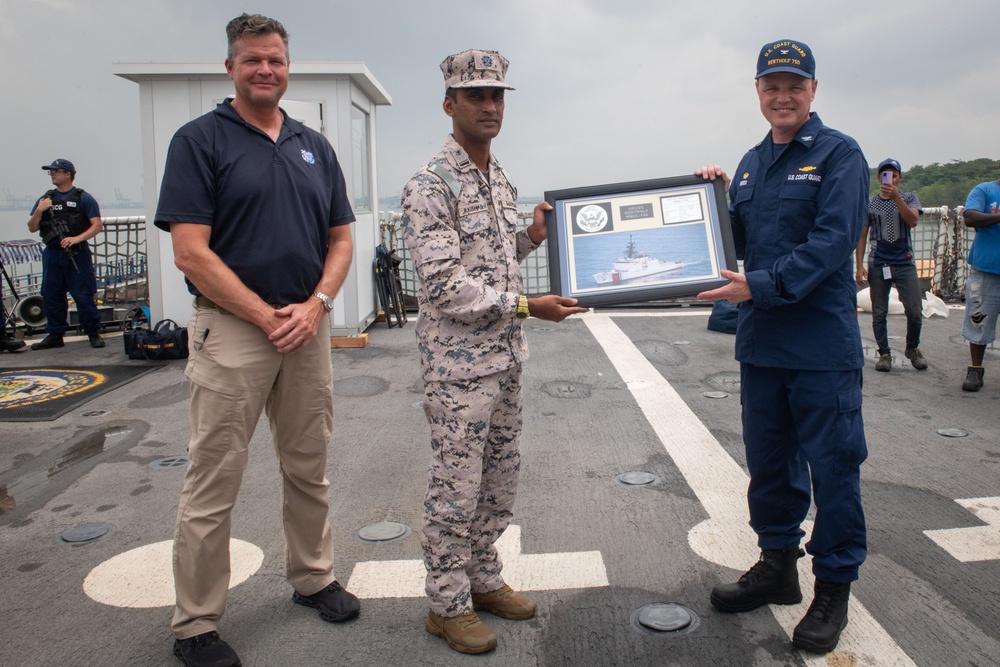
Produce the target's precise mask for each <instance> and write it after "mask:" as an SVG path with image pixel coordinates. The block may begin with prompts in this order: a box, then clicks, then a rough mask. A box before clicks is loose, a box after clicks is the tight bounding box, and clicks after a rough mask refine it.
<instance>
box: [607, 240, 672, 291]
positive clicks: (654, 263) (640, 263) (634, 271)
mask: <svg viewBox="0 0 1000 667" xmlns="http://www.w3.org/2000/svg"><path fill="white" fill-rule="evenodd" d="M685 266H687V264H685V263H684V262H680V261H666V260H661V259H656V258H655V257H650V256H649V255H647V254H646V253H644V252H641V251H639V250H636V245H635V241H634V240H632V237H631V236H629V238H628V245H626V246H625V254H624V255H622V256H621V257H619V258H618V259H616V260H615V263H614V264H613V265H612V267H611V270H610V271H601V272H600V273H595V274H594V280H595V281H596V282H597V284H598V285H618V284H621V283H625V282H628V281H631V280H639V279H640V278H649V277H650V276H657V275H661V274H664V273H670V272H671V271H679V270H681V269H683V268H684V267H685Z"/></svg>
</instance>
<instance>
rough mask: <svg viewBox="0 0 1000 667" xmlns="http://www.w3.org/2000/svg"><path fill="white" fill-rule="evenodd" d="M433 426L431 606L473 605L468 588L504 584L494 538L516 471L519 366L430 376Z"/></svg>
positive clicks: (427, 506)
mask: <svg viewBox="0 0 1000 667" xmlns="http://www.w3.org/2000/svg"><path fill="white" fill-rule="evenodd" d="M424 413H425V414H426V415H427V421H428V422H429V423H430V426H431V449H432V450H433V452H432V458H431V465H430V470H428V472H427V496H426V497H425V499H424V525H423V536H422V539H421V544H422V546H423V550H424V565H425V566H426V567H427V595H428V597H429V598H430V607H431V611H433V612H434V613H435V614H438V615H440V616H458V615H459V614H464V613H465V612H468V611H472V597H471V593H472V591H475V592H477V593H483V592H488V591H493V590H496V589H498V588H500V587H501V586H503V583H504V581H503V577H501V576H500V570H501V569H502V568H503V563H501V562H500V555H499V554H498V553H497V550H496V547H494V546H493V545H494V542H496V541H497V539H498V538H499V537H500V535H502V534H503V531H504V530H505V529H506V528H507V526H508V525H509V524H510V520H511V516H512V514H513V512H512V510H513V507H514V498H515V496H516V494H517V479H518V475H519V473H520V470H521V454H520V452H519V449H518V447H519V442H520V438H521V367H520V365H514V366H512V367H511V368H509V369H507V370H505V371H501V372H499V373H494V374H493V375H488V376H486V377H480V378H473V379H471V380H456V381H451V382H427V383H425V386H424Z"/></svg>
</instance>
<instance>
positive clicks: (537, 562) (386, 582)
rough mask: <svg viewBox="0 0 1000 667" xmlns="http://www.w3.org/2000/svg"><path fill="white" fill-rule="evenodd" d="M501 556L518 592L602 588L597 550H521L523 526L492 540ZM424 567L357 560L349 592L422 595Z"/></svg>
mask: <svg viewBox="0 0 1000 667" xmlns="http://www.w3.org/2000/svg"><path fill="white" fill-rule="evenodd" d="M496 546H497V551H499V552H500V558H501V559H503V564H504V566H503V578H504V580H505V581H506V582H507V583H508V584H509V585H510V586H511V588H513V589H514V590H516V591H551V590H562V589H570V588H600V587H604V586H607V585H608V573H607V570H606V569H605V567H604V559H603V558H602V557H601V552H600V551H580V552H563V553H551V554H524V553H522V552H521V527H520V526H516V525H513V524H512V525H510V526H508V527H507V530H506V531H504V534H503V535H501V536H500V539H499V540H497V543H496ZM426 575H427V571H426V570H425V569H424V562H423V561H422V560H383V561H366V562H363V563H358V564H356V565H355V566H354V570H353V571H352V572H351V578H350V580H349V581H348V582H347V590H349V591H351V592H352V593H354V594H355V595H357V596H358V597H359V598H362V599H372V598H420V597H424V595H425V592H424V579H425V577H426Z"/></svg>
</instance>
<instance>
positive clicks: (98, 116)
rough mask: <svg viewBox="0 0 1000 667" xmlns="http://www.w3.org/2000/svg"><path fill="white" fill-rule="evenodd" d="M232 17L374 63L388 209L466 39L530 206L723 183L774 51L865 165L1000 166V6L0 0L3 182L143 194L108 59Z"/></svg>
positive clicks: (436, 141) (318, 56) (956, 0)
mask: <svg viewBox="0 0 1000 667" xmlns="http://www.w3.org/2000/svg"><path fill="white" fill-rule="evenodd" d="M242 11H249V12H251V13H262V14H266V15H268V16H272V17H274V18H276V19H278V20H280V21H281V22H282V23H283V24H284V25H285V27H286V29H287V30H288V31H289V33H290V34H291V58H292V72H294V71H295V64H296V62H297V61H312V62H315V61H363V62H364V63H366V64H367V66H368V68H369V69H370V70H371V72H372V73H373V74H374V76H375V78H376V79H378V80H379V82H381V84H382V85H383V87H384V88H385V89H386V90H387V91H388V92H389V94H390V96H391V97H392V99H393V105H392V106H390V107H380V109H379V112H378V116H377V123H378V146H377V157H378V166H379V174H378V194H379V196H386V195H397V194H398V193H399V191H400V190H401V188H402V186H403V185H404V183H405V182H406V180H407V179H408V178H409V177H410V175H412V174H413V173H414V172H415V171H416V170H417V168H418V167H420V165H421V164H423V163H424V162H426V161H427V160H428V159H429V158H430V157H431V156H432V155H433V154H434V153H436V152H437V151H438V149H439V148H440V146H441V143H442V141H443V140H444V137H445V135H446V134H447V133H448V132H449V131H450V129H451V125H450V120H449V119H448V118H447V117H446V116H445V115H444V113H443V112H442V111H441V99H442V97H443V80H442V77H441V73H440V70H439V69H438V65H439V63H440V62H441V60H442V59H443V58H444V57H445V56H446V55H448V54H450V53H455V52H458V51H461V50H464V49H467V48H486V49H496V50H499V51H500V52H501V53H502V54H503V55H504V56H506V57H507V58H508V59H509V60H510V62H511V65H510V69H509V71H508V75H507V80H508V82H510V83H511V84H513V85H514V86H516V87H517V90H516V91H513V92H510V93H508V95H507V109H506V117H505V121H504V126H503V130H502V132H501V134H500V136H499V137H498V138H497V139H496V140H495V141H494V144H493V149H494V153H495V154H496V155H497V157H498V158H499V160H500V161H501V163H502V164H504V166H505V167H506V168H507V171H508V172H509V174H510V176H511V179H512V180H513V182H514V184H515V185H517V186H518V188H519V190H520V192H521V193H522V194H523V195H541V194H542V193H543V192H544V191H545V190H550V189H558V188H567V187H576V186H585V185H597V184H604V183H616V182H623V181H630V180H641V179H649V178H658V177H665V176H677V175H680V174H687V173H690V172H691V170H692V169H693V168H694V167H695V166H697V165H700V164H703V163H705V162H706V161H711V162H718V163H720V164H722V165H723V166H724V167H725V168H726V170H727V171H729V172H731V171H732V170H733V169H735V167H736V164H737V162H738V161H739V158H740V156H741V155H742V154H743V153H744V152H745V151H746V150H747V149H748V148H750V147H751V146H753V145H754V144H756V143H757V142H758V141H760V139H761V138H762V137H763V136H764V134H765V132H766V130H767V125H766V123H765V121H764V119H763V117H762V116H761V114H760V110H759V108H758V104H757V97H756V93H755V92H754V88H753V76H754V67H755V64H756V58H757V53H758V51H759V49H760V47H761V45H763V44H764V43H765V42H769V41H774V40H777V39H780V38H792V39H796V40H800V41H803V42H805V43H807V44H809V45H810V46H811V47H812V49H813V51H814V53H815V55H816V60H817V79H818V80H819V89H818V92H817V96H816V100H815V102H814V103H813V110H814V111H817V112H818V113H819V114H820V115H821V117H822V118H823V120H824V122H825V123H826V124H828V125H830V126H831V127H834V128H836V129H838V130H841V131H843V132H845V133H847V134H850V135H852V136H853V137H854V138H855V139H857V140H858V142H859V143H860V144H861V147H862V149H863V150H864V152H865V155H866V156H867V158H868V161H869V162H870V163H871V164H872V165H875V164H877V163H878V162H879V161H880V160H882V159H883V158H885V157H889V156H891V157H895V158H897V159H898V160H900V162H902V165H903V169H904V172H905V170H906V169H907V168H908V167H910V166H912V165H914V164H924V165H927V164H930V163H933V162H941V163H944V162H949V161H951V160H971V159H975V158H979V157H991V158H1000V132H997V109H998V108H1000V85H998V81H1000V48H997V45H996V41H995V40H994V39H992V38H991V34H992V33H991V32H990V30H991V29H992V28H993V27H994V26H996V25H1000V2H996V1H995V0H947V1H944V0H907V1H903V0H866V1H864V2H861V1H856V0H838V1H837V2H832V1H830V2H822V1H818V0H813V1H811V2H796V3H789V2H764V1H761V0H750V1H747V0H742V1H740V2H730V1H728V0H719V1H717V2H697V1H693V0H591V1H584V0H513V1H509V2H505V1H503V0H495V1H494V2H481V3H469V2H459V1H457V0H452V1H450V2H439V1H437V0H425V1H423V2H420V1H413V0H386V1H379V0H351V1H346V0H279V1H272V0H261V1H259V2H256V3H247V2H238V1H230V0H211V1H209V0H132V1H127V0H0V53H2V56H3V59H2V62H4V63H6V64H7V65H6V68H5V71H4V79H5V82H4V83H5V86H4V88H5V94H4V99H5V101H4V103H3V104H2V105H0V127H2V128H3V130H2V132H3V135H2V136H3V139H2V144H0V145H2V154H0V190H3V191H9V192H11V193H12V194H14V195H28V194H31V195H36V196H37V195H39V194H41V193H42V192H44V190H45V189H47V187H48V185H49V182H48V179H47V178H46V174H45V173H44V172H42V171H41V170H40V169H39V167H40V166H41V165H42V164H47V163H48V162H50V161H51V160H52V159H54V158H56V157H66V158H69V159H71V160H73V161H74V162H75V163H76V166H77V169H78V172H79V174H78V178H77V184H78V185H80V186H81V187H83V188H85V189H87V190H88V191H90V192H92V193H93V194H94V195H95V196H97V197H98V199H99V200H101V201H102V203H104V204H105V205H110V203H111V201H113V198H114V188H115V187H118V188H120V189H121V191H122V194H123V195H124V196H126V197H132V198H135V199H139V198H141V197H142V196H143V193H142V192H141V186H142V174H141V169H142V155H141V138H140V130H139V86H138V85H137V84H135V83H133V82H130V81H127V80H125V79H122V78H119V77H116V76H114V75H113V74H112V73H111V69H112V63H116V62H204V61H219V62H221V61H223V60H224V59H225V48H226V44H225V32H224V28H225V24H226V22H227V21H228V20H229V19H231V18H233V17H234V16H236V15H238V14H239V13H241V12H242ZM904 185H905V179H904ZM923 203H924V205H926V206H930V205H935V204H941V203H945V204H948V205H951V206H954V205H957V204H961V203H964V202H923Z"/></svg>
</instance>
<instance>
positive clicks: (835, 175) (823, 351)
mask: <svg viewBox="0 0 1000 667" xmlns="http://www.w3.org/2000/svg"><path fill="white" fill-rule="evenodd" d="M756 87H757V97H758V98H759V100H760V110H761V113H762V114H763V115H764V117H765V118H766V119H767V120H768V123H769V124H770V125H771V130H770V132H768V133H767V135H766V136H765V137H764V140H763V141H761V142H760V143H759V144H758V145H757V146H755V147H754V148H752V149H750V151H749V152H747V154H746V155H744V156H743V159H742V160H741V161H740V164H739V167H737V169H736V178H735V179H733V180H732V183H731V184H730V180H729V177H728V176H726V173H725V172H724V171H723V170H722V169H721V168H720V167H719V166H718V165H706V166H704V167H701V168H700V169H698V170H697V171H696V172H695V173H697V174H700V175H701V176H703V177H705V178H707V179H713V180H714V179H715V178H718V177H721V178H722V179H723V180H724V182H725V183H726V185H727V186H728V187H729V201H730V209H729V215H730V218H731V220H732V228H733V237H734V241H735V243H736V250H737V255H738V256H739V257H740V259H742V260H743V269H744V271H745V273H734V272H731V271H723V272H722V275H723V276H724V277H725V278H727V279H729V280H730V281H731V282H730V283H729V284H728V285H725V286H723V287H720V288H719V289H715V290H711V291H708V292H703V293H702V294H699V295H698V298H700V299H707V300H711V301H715V300H719V299H725V300H727V301H730V302H733V303H738V304H739V320H738V325H737V331H736V359H737V360H738V361H739V362H740V380H741V388H740V393H741V399H742V404H743V442H744V445H745V446H746V458H747V469H748V471H749V473H750V487H749V489H748V491H747V501H748V505H749V509H750V525H751V527H752V528H753V529H754V532H756V533H757V543H758V546H759V547H760V549H761V556H760V560H759V561H758V562H757V563H756V564H755V565H754V566H753V567H751V568H750V570H749V571H748V572H746V574H744V575H743V576H742V577H741V578H740V579H739V581H737V582H734V583H731V584H723V585H719V586H716V587H715V588H714V589H712V596H711V600H712V604H713V606H715V608H716V609H718V610H719V611H723V612H742V611H750V610H751V609H756V608H757V607H760V606H762V605H765V604H797V603H799V602H801V601H802V592H801V589H800V588H799V577H798V566H797V564H796V562H797V561H798V559H799V558H800V557H801V556H802V555H803V553H802V551H801V550H800V549H799V542H800V541H801V539H802V537H803V536H804V535H805V531H804V530H802V526H801V524H802V522H803V521H804V520H805V518H806V514H807V513H808V512H809V507H810V496H811V498H812V500H813V501H814V502H815V504H816V520H815V522H814V525H813V530H812V537H811V539H810V540H809V541H808V542H807V543H806V545H805V547H806V551H808V552H809V554H810V555H811V556H812V569H813V573H814V574H815V575H816V583H815V596H814V598H813V601H812V604H811V605H810V607H809V610H808V612H807V613H806V615H805V617H803V619H802V620H801V621H800V622H799V624H798V625H797V626H796V627H795V631H794V633H793V635H792V643H793V644H794V645H795V646H796V647H798V648H800V649H804V650H807V651H813V652H817V653H826V652H828V651H831V650H833V648H834V647H836V645H837V642H838V641H839V640H840V633H841V631H842V630H843V629H844V627H845V626H846V625H847V607H848V599H849V597H850V591H851V582H852V581H855V580H856V579H857V578H858V568H859V567H860V566H861V563H862V562H863V561H864V560H865V556H866V555H867V543H866V532H865V516H864V510H863V509H862V506H861V462H862V461H864V460H865V458H866V457H867V455H868V450H867V446H866V444H865V433H864V426H863V423H862V418H861V377H862V376H861V370H862V367H863V366H864V355H863V353H862V349H861V332H860V330H859V328H858V322H857V316H856V312H857V299H856V295H855V288H854V276H853V261H852V257H851V253H852V252H853V251H854V250H855V248H856V246H857V243H858V237H859V236H860V235H861V225H862V222H863V221H864V215H865V207H866V205H867V203H868V164H867V163H866V162H865V157H864V155H863V154H862V152H861V149H860V148H859V147H858V144H857V142H855V141H854V139H852V138H850V137H848V136H846V135H844V134H842V133H840V132H837V131H836V130H833V129H830V128H828V127H826V126H825V125H823V122H822V121H821V120H820V118H819V116H818V115H816V114H815V113H812V112H811V111H810V107H811V104H812V101H813V99H814V98H815V95H816V62H815V60H814V59H813V54H812V50H811V49H810V48H809V47H808V46H806V45H805V44H803V43H802V42H798V41H795V40H780V41H777V42H771V43H768V44H765V45H764V47H763V48H762V49H761V51H760V56H759V57H758V60H757V76H756ZM810 474H811V476H812V479H811V482H812V484H811V488H810ZM810 491H811V493H810Z"/></svg>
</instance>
